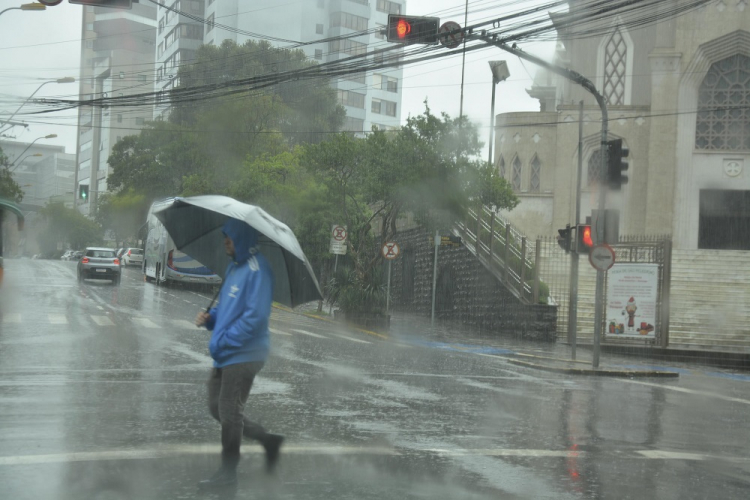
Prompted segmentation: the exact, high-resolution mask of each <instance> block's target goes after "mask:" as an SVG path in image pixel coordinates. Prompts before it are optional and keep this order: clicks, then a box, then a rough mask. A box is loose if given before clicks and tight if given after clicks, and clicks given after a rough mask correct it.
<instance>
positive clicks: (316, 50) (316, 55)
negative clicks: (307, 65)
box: [315, 49, 323, 61]
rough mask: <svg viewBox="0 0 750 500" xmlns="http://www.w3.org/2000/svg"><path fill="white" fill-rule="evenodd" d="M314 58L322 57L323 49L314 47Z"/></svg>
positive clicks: (320, 58)
mask: <svg viewBox="0 0 750 500" xmlns="http://www.w3.org/2000/svg"><path fill="white" fill-rule="evenodd" d="M315 59H317V60H318V61H321V60H322V59H323V49H315Z"/></svg>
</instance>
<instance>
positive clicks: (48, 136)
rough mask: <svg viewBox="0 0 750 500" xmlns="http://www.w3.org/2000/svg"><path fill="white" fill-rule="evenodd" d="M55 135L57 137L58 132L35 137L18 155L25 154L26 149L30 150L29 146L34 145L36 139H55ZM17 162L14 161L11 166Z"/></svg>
mask: <svg viewBox="0 0 750 500" xmlns="http://www.w3.org/2000/svg"><path fill="white" fill-rule="evenodd" d="M55 137H57V134H49V135H43V136H42V137H37V138H36V139H34V140H33V141H31V144H29V145H28V146H26V149H24V150H23V151H21V154H20V155H18V156H22V155H23V154H24V153H25V152H26V151H28V150H29V148H30V147H31V146H33V145H34V143H35V142H36V141H38V140H39V139H54V138H55ZM39 154H41V153H39ZM32 156H35V155H32ZM15 164H16V162H15V161H14V162H13V163H11V164H10V166H11V167H12V166H14V165H15Z"/></svg>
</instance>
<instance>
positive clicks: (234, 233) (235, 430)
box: [195, 219, 284, 488]
mask: <svg viewBox="0 0 750 500" xmlns="http://www.w3.org/2000/svg"><path fill="white" fill-rule="evenodd" d="M222 231H223V233H224V236H225V238H224V247H225V250H226V253H227V255H229V256H230V257H231V259H232V262H231V263H230V264H229V266H228V267H227V272H226V274H225V278H224V282H223V283H222V288H221V291H220V293H219V301H218V303H217V305H216V307H213V308H211V309H210V310H209V311H208V312H206V311H201V312H200V313H199V314H198V316H197V318H196V320H195V324H196V325H197V326H199V327H200V326H205V327H206V328H207V329H208V330H212V334H211V341H210V343H209V350H210V352H211V357H212V358H213V360H214V367H213V369H212V370H211V376H210V377H209V380H208V408H209V411H210V412H211V415H212V416H213V417H214V418H215V419H216V420H218V421H219V422H220V423H221V467H220V468H219V470H218V471H217V472H216V473H215V474H214V475H213V476H212V477H211V478H210V479H207V480H204V481H201V482H200V486H201V487H204V488H211V487H221V486H230V485H234V484H236V482H237V465H238V464H239V461H240V443H241V441H242V437H243V435H244V436H245V437H248V438H251V439H254V440H256V441H258V442H260V444H261V445H263V447H264V448H265V452H266V466H267V468H268V470H269V471H270V470H272V469H273V467H274V466H275V465H276V463H277V461H278V458H279V451H280V448H281V444H282V443H283V441H284V437H283V436H280V435H278V434H270V433H268V432H266V430H265V429H264V428H263V427H262V426H261V425H259V424H257V423H255V422H252V421H250V420H249V419H248V418H247V417H245V416H244V413H243V412H244V409H245V404H246V403H247V399H248V395H249V394H250V389H251V388H252V385H253V381H254V380H255V376H256V375H257V374H258V372H259V371H260V370H261V369H262V368H263V365H264V364H265V362H266V359H267V358H268V352H269V347H270V338H269V333H268V320H269V317H270V315H271V302H272V297H273V273H272V272H271V268H270V266H269V264H268V261H267V260H266V259H265V257H264V256H263V255H262V254H261V253H260V252H259V251H258V247H257V242H258V232H257V231H256V230H255V229H253V228H252V227H250V226H249V225H248V224H246V223H244V222H242V221H240V220H237V219H229V220H228V221H227V223H226V224H225V225H224V227H223V228H222Z"/></svg>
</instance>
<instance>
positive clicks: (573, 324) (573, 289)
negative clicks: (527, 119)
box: [568, 101, 583, 360]
mask: <svg viewBox="0 0 750 500" xmlns="http://www.w3.org/2000/svg"><path fill="white" fill-rule="evenodd" d="M581 175H583V101H581V103H580V105H579V109H578V175H576V215H575V217H576V218H575V226H576V228H577V227H578V224H579V223H580V222H581ZM577 242H578V235H577V234H576V243H577ZM578 259H579V254H578V249H577V248H576V251H575V252H571V255H570V297H569V302H568V342H569V343H570V347H571V352H570V357H571V359H573V360H575V359H576V347H577V344H578Z"/></svg>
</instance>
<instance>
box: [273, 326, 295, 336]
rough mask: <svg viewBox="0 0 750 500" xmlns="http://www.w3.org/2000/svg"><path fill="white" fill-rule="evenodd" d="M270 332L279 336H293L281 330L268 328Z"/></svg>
mask: <svg viewBox="0 0 750 500" xmlns="http://www.w3.org/2000/svg"><path fill="white" fill-rule="evenodd" d="M268 331H269V332H271V333H275V334H277V335H288V336H290V337H291V336H292V334H291V333H289V332H282V331H281V330H277V329H276V328H271V327H268Z"/></svg>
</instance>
